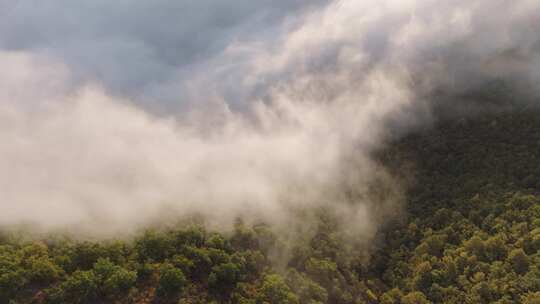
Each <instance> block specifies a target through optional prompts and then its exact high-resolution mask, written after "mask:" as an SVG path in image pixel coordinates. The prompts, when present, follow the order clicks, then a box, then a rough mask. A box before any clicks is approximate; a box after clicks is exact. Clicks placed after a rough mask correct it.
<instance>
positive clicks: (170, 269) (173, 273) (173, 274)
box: [158, 264, 187, 295]
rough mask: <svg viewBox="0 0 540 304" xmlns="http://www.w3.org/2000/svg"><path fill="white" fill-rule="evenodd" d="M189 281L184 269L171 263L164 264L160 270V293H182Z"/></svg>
mask: <svg viewBox="0 0 540 304" xmlns="http://www.w3.org/2000/svg"><path fill="white" fill-rule="evenodd" d="M186 283H187V280H186V277H185V276H184V273H183V272H182V270H180V269H178V268H176V267H174V266H173V265H171V264H163V265H162V266H161V269H160V270H159V285H158V293H159V294H163V295H173V294H177V293H180V292H181V291H182V289H183V288H184V287H185V285H186Z"/></svg>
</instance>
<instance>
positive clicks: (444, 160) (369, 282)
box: [0, 107, 540, 304]
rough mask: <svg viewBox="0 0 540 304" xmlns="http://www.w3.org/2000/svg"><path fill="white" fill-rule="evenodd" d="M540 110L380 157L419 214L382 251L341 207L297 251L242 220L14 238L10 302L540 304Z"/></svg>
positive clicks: (442, 134) (427, 135)
mask: <svg viewBox="0 0 540 304" xmlns="http://www.w3.org/2000/svg"><path fill="white" fill-rule="evenodd" d="M539 114H540V113H538V112H537V110H535V109H532V108H527V107H525V108H523V107H521V108H519V109H514V110H513V111H503V112H493V113H489V114H484V115H480V116H471V117H464V118H462V119H452V120H442V121H440V122H439V123H438V124H436V125H435V126H432V127H430V128H425V129H421V130H417V131H416V132H414V133H412V134H410V135H408V136H406V137H404V138H403V139H400V140H397V141H396V142H392V143H391V144H390V145H389V146H388V147H387V148H385V149H383V150H381V151H378V152H377V155H378V156H377V158H378V159H379V160H380V162H381V163H382V164H384V165H385V166H386V167H388V168H390V170H391V171H392V172H393V174H395V175H396V176H402V178H403V179H404V180H405V179H406V180H407V181H406V184H407V186H406V188H407V193H406V207H405V208H406V215H405V216H404V217H402V218H401V219H396V220H395V221H393V222H391V223H388V224H387V225H386V226H385V228H384V229H383V231H381V232H380V233H379V234H378V236H377V241H376V242H375V243H374V244H372V245H370V246H365V245H359V243H358V242H356V241H355V240H354V235H351V234H350V233H348V232H347V229H344V227H342V225H340V223H339V218H338V217H336V216H334V215H333V213H332V212H331V210H319V211H317V212H316V213H317V223H318V224H317V229H316V231H315V232H314V233H313V234H309V236H306V237H304V238H296V239H295V240H294V242H291V240H286V239H284V238H283V235H281V234H277V233H275V232H274V231H273V230H272V227H270V226H268V225H265V224H263V223H261V224H254V225H253V224H245V223H243V222H242V221H241V220H238V221H237V222H236V224H235V227H234V231H232V232H230V233H223V232H221V233H220V232H217V231H212V230H211V229H208V228H205V225H204V224H201V223H199V224H197V223H191V224H186V223H183V224H178V225H177V226H175V227H168V228H166V229H155V230H146V231H144V232H142V233H140V234H139V235H138V236H137V237H136V238H135V239H133V240H108V241H88V240H87V241H82V240H73V239H69V238H67V237H61V236H58V235H56V236H55V235H52V236H42V237H40V238H38V239H36V237H35V236H29V235H26V234H24V233H22V232H20V233H15V232H5V233H3V234H2V236H1V238H0V257H1V258H0V302H1V303H10V304H13V303H175V304H176V303H178V304H180V303H185V304H187V303H242V304H248V303H253V304H255V303H284V304H285V303H300V304H315V303H351V304H359V303H384V304H391V303H394V304H398V303H402V304H413V303H501V304H502V303H529V304H530V303H539V301H540V162H539V160H540V115H539ZM284 251H286V253H285V252H284Z"/></svg>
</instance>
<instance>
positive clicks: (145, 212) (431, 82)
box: [0, 0, 540, 240]
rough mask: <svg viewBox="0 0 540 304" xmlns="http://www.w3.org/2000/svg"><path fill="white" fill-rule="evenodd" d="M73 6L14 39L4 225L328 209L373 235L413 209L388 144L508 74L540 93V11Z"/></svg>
mask: <svg viewBox="0 0 540 304" xmlns="http://www.w3.org/2000/svg"><path fill="white" fill-rule="evenodd" d="M58 3H60V2H55V3H52V2H24V1H21V2H20V3H19V4H18V6H16V7H15V8H14V9H12V10H11V11H10V12H9V14H8V17H7V19H4V20H8V21H9V22H7V21H3V24H2V27H1V29H0V32H1V34H0V37H2V38H0V47H1V48H2V49H4V51H2V52H0V66H2V67H3V69H4V71H3V73H2V76H0V118H1V119H0V121H1V122H0V134H1V135H2V138H3V141H2V142H0V189H1V192H2V194H3V199H2V201H1V202H0V204H2V205H1V207H2V209H3V210H4V212H3V213H2V214H1V215H0V224H1V225H4V226H13V225H19V224H21V223H32V224H34V225H37V226H39V227H41V228H42V229H46V230H50V229H65V228H70V229H71V230H84V231H86V232H90V233H94V234H99V235H107V234H108V235H111V234H112V235H114V234H115V233H118V232H119V231H124V232H126V231H132V230H134V229H137V228H138V227H144V226H145V225H149V224H151V223H153V222H155V221H156V220H159V221H163V220H164V218H167V217H170V218H175V217H180V216H184V215H186V214H192V213H199V214H203V215H204V216H206V217H207V218H210V219H212V221H214V222H219V223H224V224H227V223H230V222H232V221H233V220H234V219H235V218H236V217H238V216H245V217H249V218H253V219H256V220H263V221H266V222H271V223H273V224H275V225H276V226H280V225H281V226H282V227H288V226H287V225H289V224H290V223H291V222H294V221H295V216H294V214H295V211H298V210H301V209H305V208H307V209H311V208H316V207H320V206H325V207H330V208H332V209H334V210H336V212H337V213H339V214H341V215H342V216H343V221H342V222H343V223H344V224H345V225H349V226H350V227H352V228H354V229H355V231H356V232H357V233H358V234H359V235H362V236H363V237H364V238H365V239H366V240H367V239H369V238H371V237H373V236H374V235H375V232H376V231H377V229H379V228H380V227H381V225H383V224H384V222H385V220H387V219H391V218H393V217H394V216H395V214H396V213H398V212H399V210H400V206H401V199H402V196H401V189H400V188H399V186H398V185H397V181H395V180H394V179H393V178H392V177H391V176H389V175H388V174H387V173H386V171H385V169H384V168H382V167H381V166H380V165H379V164H377V162H376V161H375V160H374V159H373V157H372V156H373V153H374V152H375V151H376V150H377V149H380V148H381V147H383V146H384V144H385V142H386V141H387V140H388V139H389V138H390V137H395V136H398V135H402V134H405V133H406V132H408V131H409V130H411V128H414V126H418V125H422V124H424V123H426V122H427V121H429V120H430V119H432V117H433V116H434V114H433V113H434V111H435V110H434V109H436V107H435V105H436V104H437V102H438V103H442V104H443V105H444V107H445V109H446V110H448V111H450V112H455V113H460V112H462V111H460V109H464V105H467V104H469V103H470V102H472V100H471V98H465V97H463V96H466V95H467V94H466V93H467V92H470V91H474V90H475V89H477V88H479V87H482V86H484V85H485V83H486V82H488V83H489V82H490V81H492V80H501V81H503V82H505V83H506V82H508V83H511V84H512V85H513V86H515V88H517V89H520V92H522V93H523V95H524V96H525V95H527V96H528V97H529V99H530V100H537V99H534V98H535V97H536V96H538V95H536V94H537V93H536V92H533V91H531V90H530V89H529V88H531V87H534V84H536V83H538V80H539V78H538V77H539V76H540V74H539V72H538V71H539V69H538V68H539V67H540V57H539V55H538V54H539V52H538V50H539V47H540V43H539V38H538V37H537V35H536V33H535V32H534V31H533V30H531V29H533V28H535V26H536V27H537V25H538V24H539V22H538V21H539V15H540V14H539V13H537V12H539V11H540V10H539V8H540V7H539V6H540V4H539V3H537V1H528V0H522V1H517V2H514V3H513V4H512V5H511V6H508V5H507V4H506V2H505V1H502V0H501V1H498V0H496V1H487V0H478V1H472V2H471V1H453V2H452V3H447V4H441V3H439V2H435V1H428V0H425V1H412V0H409V1H396V0H386V1H352V0H350V1H349V0H344V1H335V2H331V3H323V2H317V3H315V4H311V3H312V2H310V4H308V3H307V2H303V1H297V2H285V1H284V2H277V3H276V2H272V3H270V2H261V3H259V2H249V1H245V2H244V1H233V2H231V3H229V2H228V3H227V4H216V3H212V2H210V1H198V2H189V1H181V2H174V3H173V2H165V1H156V2H152V3H149V2H142V1H141V2H137V1H135V2H131V1H130V2H129V5H128V3H127V2H122V1H119V2H115V3H111V2H110V1H109V2H105V1H97V2H96V1H93V2H82V3H78V4H77V5H75V4H74V3H72V2H68V1H65V2H61V3H62V4H63V5H62V6H61V7H60V4H58ZM535 102H536V101H535ZM374 187H375V188H376V187H384V189H385V191H383V193H385V194H384V195H382V196H381V195H374V194H373V189H374Z"/></svg>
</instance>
